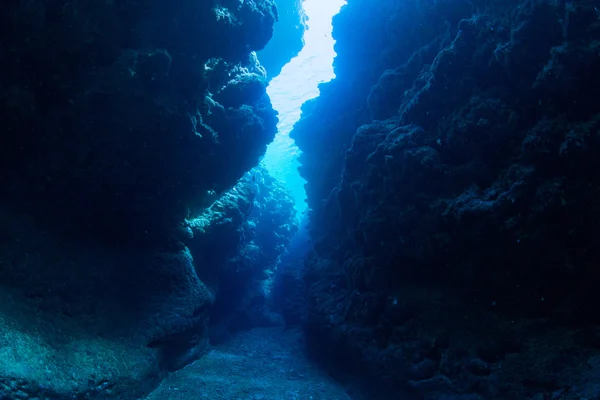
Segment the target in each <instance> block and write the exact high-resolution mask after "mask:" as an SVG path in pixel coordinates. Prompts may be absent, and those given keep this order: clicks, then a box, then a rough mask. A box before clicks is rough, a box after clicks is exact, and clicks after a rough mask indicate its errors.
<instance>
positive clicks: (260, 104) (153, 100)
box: [0, 0, 277, 399]
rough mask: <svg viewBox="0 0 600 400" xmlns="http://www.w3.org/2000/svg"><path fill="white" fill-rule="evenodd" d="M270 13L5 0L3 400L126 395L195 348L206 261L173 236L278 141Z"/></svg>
mask: <svg viewBox="0 0 600 400" xmlns="http://www.w3.org/2000/svg"><path fill="white" fill-rule="evenodd" d="M275 19H276V9H275V5H274V3H273V2H272V1H269V0H257V1H251V2H250V1H246V2H239V1H231V0H220V1H187V0H184V1H176V2H162V1H145V2H136V1H129V0H125V1H105V0H92V1H79V0H68V1H65V0H58V1H48V0H28V1H24V0H23V1H20V0H14V1H9V2H7V3H5V4H3V7H2V9H1V10H0V25H2V27H3V29H4V34H3V39H2V43H1V45H0V59H1V60H2V70H3V73H2V74H0V118H1V119H2V123H3V128H2V129H3V137H2V144H1V145H0V179H1V181H2V187H1V189H0V221H2V233H1V234H0V237H1V238H2V240H1V242H0V276H1V278H0V397H2V398H4V397H10V398H25V397H24V396H29V397H31V398H33V397H36V398H39V399H46V398H53V399H63V398H64V399H66V398H69V399H70V398H74V397H78V398H79V397H81V398H90V399H94V398H101V399H110V398H120V399H134V398H139V397H140V396H142V395H143V394H144V393H146V392H147V391H148V390H150V389H151V388H152V387H153V386H154V385H155V384H156V382H157V380H158V379H160V378H161V377H162V376H163V375H164V374H165V373H166V372H167V371H168V370H172V369H175V368H178V367H179V366H181V365H182V364H185V363H186V362H189V360H191V359H193V358H194V357H197V356H198V355H199V354H201V352H202V351H203V349H204V348H205V345H206V337H207V334H206V332H205V326H206V324H207V317H208V309H209V308H210V306H211V304H212V303H213V302H214V300H215V291H214V290H213V287H212V286H211V285H212V282H204V281H203V280H202V278H201V277H203V276H204V275H210V274H209V273H207V272H206V271H207V270H208V271H210V268H212V266H208V265H205V264H202V263H199V262H196V260H194V257H198V259H199V260H202V258H201V257H200V256H199V255H198V254H197V253H196V254H193V255H192V253H193V249H188V248H187V247H186V246H185V245H184V243H183V242H184V241H185V235H186V234H187V232H185V231H183V230H181V229H180V224H181V223H182V222H183V220H184V218H185V217H188V216H190V215H192V216H194V215H198V214H199V213H200V212H202V210H203V209H204V208H205V207H206V206H208V205H209V204H210V203H211V202H212V201H214V197H215V196H219V195H220V194H221V193H223V192H225V191H226V190H227V189H229V188H231V187H232V186H233V185H234V184H235V183H236V182H237V180H238V179H239V178H240V177H241V176H242V175H243V174H244V173H245V172H246V171H248V170H249V169H250V168H251V167H253V166H254V165H256V163H257V161H258V158H259V156H260V155H261V154H263V153H264V151H265V148H266V145H267V143H268V142H270V141H271V140H272V139H273V137H274V135H275V132H276V123H277V116H276V112H275V111H274V110H273V109H272V107H271V105H270V102H269V99H268V97H267V96H266V91H265V86H266V76H265V70H264V68H262V67H260V64H259V63H258V62H257V59H256V55H255V53H254V52H255V51H258V50H260V49H261V48H263V47H264V46H265V44H266V43H267V41H268V40H269V39H270V38H271V35H272V31H273V24H274V22H275ZM242 222H243V221H240V223H242Z"/></svg>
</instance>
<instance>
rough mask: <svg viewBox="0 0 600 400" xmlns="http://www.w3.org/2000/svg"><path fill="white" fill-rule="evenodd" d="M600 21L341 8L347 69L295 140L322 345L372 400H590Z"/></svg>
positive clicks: (421, 7) (583, 13) (314, 339)
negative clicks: (361, 379)
mask: <svg viewBox="0 0 600 400" xmlns="http://www.w3.org/2000/svg"><path fill="white" fill-rule="evenodd" d="M471 4H472V5H473V7H471ZM574 21H577V23H574ZM359 26H360V27H362V28H363V29H357V28H356V27H359ZM599 29H600V20H599V19H598V11H597V9H595V8H594V7H593V6H592V4H591V3H589V2H584V1H575V2H570V3H560V2H558V3H557V2H553V1H545V0H540V1H533V2H530V1H523V2H520V1H513V2H512V3H511V6H510V7H506V2H504V1H472V2H464V1H435V2H421V1H386V2H381V3H380V6H378V7H377V9H374V8H373V7H371V6H370V3H369V2H367V1H366V0H364V1H361V0H349V1H348V5H347V6H345V7H344V8H343V9H342V11H341V12H340V14H339V15H338V16H336V17H335V19H334V37H335V38H336V40H337V44H336V52H337V54H338V57H337V58H336V60H335V63H334V66H335V69H336V75H337V78H336V80H334V81H332V82H331V83H328V84H325V85H322V86H321V97H320V98H318V99H316V100H315V101H313V102H311V103H309V104H306V105H305V106H304V108H303V118H302V120H301V121H300V122H299V123H298V124H297V125H296V126H295V128H294V131H293V132H292V136H293V137H294V138H295V139H296V142H297V143H298V145H299V147H300V148H301V150H302V157H301V162H302V168H301V173H302V175H303V176H304V178H305V179H306V180H307V181H308V183H307V186H306V187H307V193H308V203H309V205H310V207H311V209H312V211H311V214H310V215H311V226H312V228H311V229H312V230H311V234H312V236H313V239H314V240H315V244H314V248H313V251H312V252H311V254H310V256H309V258H308V260H307V266H306V268H307V269H306V276H305V280H306V282H307V284H308V291H309V311H308V321H307V335H308V336H307V339H308V341H309V348H310V349H312V350H313V352H314V354H315V355H316V356H317V357H319V358H320V359H321V360H322V361H323V362H325V363H327V364H328V365H329V366H330V367H332V368H334V372H336V373H338V374H340V373H341V371H340V369H339V365H340V364H342V365H344V367H346V370H345V371H344V372H346V373H347V372H353V373H360V374H361V375H362V376H368V377H370V378H369V379H370V382H371V383H376V385H374V386H373V387H372V391H371V392H370V393H371V397H370V398H377V397H376V396H377V389H381V390H382V393H380V395H381V396H380V397H381V398H383V399H389V398H391V397H390V394H389V393H390V391H391V393H396V394H397V397H398V398H401V397H402V396H403V395H406V396H409V397H410V396H413V397H414V396H416V397H415V398H423V399H440V398H457V399H458V398H461V399H462V398H465V399H466V398H469V399H482V398H485V399H493V398H510V399H519V400H521V399H531V398H535V396H537V397H538V398H552V397H551V396H555V395H556V393H559V396H562V397H561V398H566V399H576V398H578V397H579V396H582V395H583V394H582V393H583V392H582V390H586V389H583V386H580V385H581V382H586V381H589V380H590V379H592V380H593V379H594V378H593V377H592V375H590V374H592V373H593V371H594V367H593V365H595V361H594V360H595V359H596V355H597V344H596V342H597V332H595V328H593V326H594V324H595V322H596V321H597V320H598V317H599V316H600V314H598V309H597V307H595V306H594V304H595V302H594V301H593V299H594V293H596V289H595V286H594V285H595V283H594V282H596V281H597V279H598V272H597V268H596V265H597V260H598V258H599V257H600V254H598V252H597V251H596V250H595V249H598V248H600V246H599V245H600V243H598V240H597V237H596V236H595V235H593V234H591V232H593V231H594V229H595V226H596V225H597V224H598V221H599V220H600V214H599V213H598V212H597V207H596V206H595V205H594V204H595V203H598V201H600V192H599V191H598V187H599V186H600V175H598V173H597V171H598V161H597V160H598V159H600V158H599V154H598V149H599V148H598V137H599V136H598V135H599V133H600V125H599V122H598V121H599V120H600V107H599V106H598V103H597V102H596V101H595V100H594V97H593V96H591V93H592V92H593V93H597V92H599V91H600V82H599V81H598V74H595V73H592V72H591V71H592V69H594V70H598V69H599V68H600V53H599V52H598V51H597V45H596V44H597V43H596V42H597V40H598V35H599V33H600V30H599ZM364 60H369V62H364ZM576 338H579V339H576ZM584 338H586V339H584ZM550 343H552V344H550ZM339 360H342V363H340V362H339ZM533 371H535V372H533ZM584 386H585V385H584ZM586 387H587V389H589V385H588V386H586ZM583 396H590V395H583ZM592 396H593V395H592ZM392 397H393V396H392ZM407 398H408V397H407ZM555 398H558V397H556V396H555Z"/></svg>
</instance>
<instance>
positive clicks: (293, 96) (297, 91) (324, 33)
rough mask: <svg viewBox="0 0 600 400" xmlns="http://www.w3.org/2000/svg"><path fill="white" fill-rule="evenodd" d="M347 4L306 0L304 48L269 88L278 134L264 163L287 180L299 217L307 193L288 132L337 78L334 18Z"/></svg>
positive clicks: (339, 1) (325, 0) (296, 149)
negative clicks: (307, 104) (305, 105)
mask: <svg viewBox="0 0 600 400" xmlns="http://www.w3.org/2000/svg"><path fill="white" fill-rule="evenodd" d="M345 3H346V1H345V0H305V1H304V3H303V8H304V12H305V13H306V15H307V16H308V23H307V25H308V29H307V30H306V31H305V33H304V43H305V45H304V48H303V49H302V50H301V51H300V53H299V54H298V56H296V57H295V58H293V59H292V60H291V61H290V62H289V63H288V64H287V65H286V66H284V67H283V69H282V71H281V74H279V75H278V76H277V77H275V78H273V79H272V80H271V82H270V84H269V87H268V88H267V92H268V94H269V96H270V97H271V102H272V104H273V108H275V109H276V110H277V111H279V124H278V126H277V127H278V133H277V136H276V137H275V140H274V141H273V143H271V144H270V145H269V147H268V148H267V152H266V154H265V156H264V158H263V160H262V161H263V162H264V164H265V165H266V167H267V168H268V170H269V172H270V173H271V175H273V176H274V177H275V178H278V179H281V180H282V181H284V182H285V183H286V185H287V186H288V188H289V190H290V192H291V193H292V195H293V196H294V199H295V203H296V204H295V205H296V212H297V214H296V215H297V216H301V215H302V214H303V213H304V211H305V210H306V207H307V206H306V193H305V191H304V184H305V183H306V181H305V180H304V179H302V177H301V176H300V174H299V173H298V167H299V165H300V164H299V163H298V155H299V153H300V151H299V149H298V147H296V145H295V144H294V141H293V140H292V139H290V137H289V133H290V131H291V130H292V128H293V126H294V124H295V123H296V121H298V120H299V119H300V107H301V106H302V104H303V103H304V102H305V101H307V100H310V99H313V98H315V97H317V96H319V89H318V85H319V84H320V83H322V82H327V81H330V80H331V79H333V78H335V75H334V73H333V66H332V64H333V58H334V57H335V51H334V50H333V45H334V43H335V41H334V40H333V38H332V37H331V30H332V27H331V19H332V17H333V16H334V15H335V14H337V13H338V12H339V10H340V8H341V7H342V5H344V4H345Z"/></svg>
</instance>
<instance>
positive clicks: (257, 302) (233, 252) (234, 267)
mask: <svg viewBox="0 0 600 400" xmlns="http://www.w3.org/2000/svg"><path fill="white" fill-rule="evenodd" d="M294 217H295V211H294V201H293V198H292V197H291V196H290V194H289V193H288V192H287V189H286V188H285V186H284V185H283V183H282V182H280V181H278V180H276V179H274V178H273V177H272V176H270V175H269V174H268V172H267V170H266V169H265V168H264V167H263V166H259V167H256V168H253V169H252V170H251V171H250V172H249V173H248V174H247V175H246V176H245V177H244V179H243V180H242V181H240V183H238V185H236V186H235V187H234V188H233V189H232V190H231V191H230V192H229V193H228V194H227V196H224V197H223V198H221V199H220V200H218V201H217V202H215V203H214V204H213V205H212V206H211V207H209V208H208V209H207V210H206V211H205V212H204V213H203V214H202V215H201V216H200V217H198V218H196V219H194V220H190V221H189V222H188V224H189V227H190V230H191V231H190V232H191V233H192V234H193V237H192V238H191V241H190V243H189V246H190V249H192V254H196V253H197V254H199V255H200V256H201V257H203V261H202V263H203V264H204V265H208V266H212V270H213V271H214V272H213V274H212V275H211V276H205V275H203V276H202V280H203V281H205V282H215V285H214V288H215V290H216V293H217V296H216V302H215V305H214V307H212V308H211V311H210V320H211V324H210V328H211V332H210V335H211V342H212V343H218V342H221V341H223V340H225V339H227V338H228V337H229V335H230V334H231V333H234V332H236V331H238V330H240V329H247V328H252V327H256V326H272V325H282V324H283V321H282V319H281V316H280V315H279V314H277V313H275V312H274V304H273V302H274V300H275V296H274V291H275V286H276V283H277V282H276V278H277V273H278V272H277V271H278V266H279V262H280V259H281V257H282V256H283V255H285V254H286V247H287V245H288V244H289V242H290V239H291V238H292V236H293V235H294V233H295V232H296V230H297V225H296V222H295V219H294ZM207 221H215V222H216V223H215V222H210V223H207ZM204 226H208V227H210V228H209V229H208V230H207V228H204ZM211 230H212V231H211ZM199 233H200V234H199Z"/></svg>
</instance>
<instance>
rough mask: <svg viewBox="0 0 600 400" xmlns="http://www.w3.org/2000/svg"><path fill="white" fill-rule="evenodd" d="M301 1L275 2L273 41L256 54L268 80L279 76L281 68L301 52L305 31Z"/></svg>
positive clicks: (280, 0) (283, 0)
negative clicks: (275, 17)
mask: <svg viewBox="0 0 600 400" xmlns="http://www.w3.org/2000/svg"><path fill="white" fill-rule="evenodd" d="M302 1H303V0H276V1H275V4H276V5H277V15H278V20H277V22H275V26H274V28H273V39H271V40H270V41H269V43H267V45H266V46H265V48H264V49H262V50H261V51H259V52H258V57H259V59H260V63H261V64H262V65H263V66H264V67H265V69H266V70H267V76H268V78H269V79H271V78H274V77H276V76H277V75H279V73H280V72H281V69H282V68H283V66H284V65H285V64H286V63H287V62H288V61H289V60H291V59H292V58H294V57H295V56H296V55H297V54H298V53H299V52H300V50H302V46H303V45H304V41H303V40H302V36H303V35H304V30H305V29H306V26H305V24H306V15H305V14H304V11H303V9H302Z"/></svg>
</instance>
